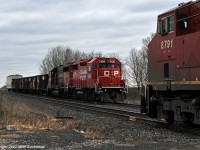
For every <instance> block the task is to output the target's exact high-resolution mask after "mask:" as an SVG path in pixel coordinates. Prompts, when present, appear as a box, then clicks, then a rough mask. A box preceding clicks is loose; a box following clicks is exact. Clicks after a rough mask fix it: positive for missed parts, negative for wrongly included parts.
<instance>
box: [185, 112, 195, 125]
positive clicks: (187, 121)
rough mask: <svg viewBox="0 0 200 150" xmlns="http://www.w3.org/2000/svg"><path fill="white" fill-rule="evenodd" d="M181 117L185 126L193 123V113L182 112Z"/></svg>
mask: <svg viewBox="0 0 200 150" xmlns="http://www.w3.org/2000/svg"><path fill="white" fill-rule="evenodd" d="M182 118H183V123H184V124H185V125H186V126H191V125H192V124H193V119H194V115H192V114H189V113H183V115H182Z"/></svg>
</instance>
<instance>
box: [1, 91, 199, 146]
mask: <svg viewBox="0 0 200 150" xmlns="http://www.w3.org/2000/svg"><path fill="white" fill-rule="evenodd" d="M0 97H3V98H6V99H8V100H9V101H14V102H17V101H20V102H23V103H25V104H26V105H28V106H31V107H32V108H35V109H38V110H41V111H45V112H46V113H49V114H51V115H54V116H55V115H56V114H58V113H59V114H60V115H61V116H72V117H73V120H76V121H79V122H81V125H80V124H78V125H76V126H74V127H73V128H71V129H70V130H47V129H43V130H42V129H41V130H37V131H6V130H0V149H7V148H19V149H71V150H73V149H104V150H105V149H108V150H110V149H123V150H124V149H137V150H143V149H158V150H159V149H162V150H169V149H170V150H179V149H180V150H190V149H194V150H198V149H200V136H199V135H191V134H188V133H187V134H186V133H180V132H176V131H170V130H169V129H164V128H159V127H154V126H148V125H144V124H140V123H137V122H131V121H124V120H120V119H116V118H112V117H108V116H102V115H101V116H99V115H97V114H89V113H84V112H79V111H77V110H72V109H69V108H61V107H60V106H53V105H50V104H45V103H43V102H38V101H36V100H35V99H25V98H21V97H18V96H15V97H13V96H12V95H6V94H2V93H0ZM66 121H69V120H66ZM88 131H90V132H88ZM86 133H87V134H86ZM97 135H99V136H97Z"/></svg>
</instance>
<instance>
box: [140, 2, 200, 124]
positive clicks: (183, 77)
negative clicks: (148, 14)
mask: <svg viewBox="0 0 200 150" xmlns="http://www.w3.org/2000/svg"><path fill="white" fill-rule="evenodd" d="M141 104H142V107H141V108H142V109H141V112H142V113H147V114H148V115H149V116H150V117H152V118H165V120H166V121H167V122H168V123H173V122H174V121H181V122H183V123H185V124H200V2H199V1H190V2H188V3H181V4H179V5H178V7H177V8H174V9H171V10H169V11H167V12H165V13H162V14H160V15H159V16H158V21H157V32H156V34H155V36H154V37H153V39H152V40H151V42H150V43H149V50H148V82H147V84H146V90H145V96H142V99H141Z"/></svg>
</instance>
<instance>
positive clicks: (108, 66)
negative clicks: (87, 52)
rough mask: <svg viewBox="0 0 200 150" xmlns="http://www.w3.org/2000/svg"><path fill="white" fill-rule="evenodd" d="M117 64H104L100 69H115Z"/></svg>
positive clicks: (100, 65)
mask: <svg viewBox="0 0 200 150" xmlns="http://www.w3.org/2000/svg"><path fill="white" fill-rule="evenodd" d="M114 67H115V64H111V63H104V64H99V68H114Z"/></svg>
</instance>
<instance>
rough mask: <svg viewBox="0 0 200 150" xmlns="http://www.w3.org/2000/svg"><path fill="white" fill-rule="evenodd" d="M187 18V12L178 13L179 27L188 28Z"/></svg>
mask: <svg viewBox="0 0 200 150" xmlns="http://www.w3.org/2000/svg"><path fill="white" fill-rule="evenodd" d="M186 18H187V15H185V14H180V15H178V21H177V24H178V28H179V29H187V27H188V22H187V19H186Z"/></svg>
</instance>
